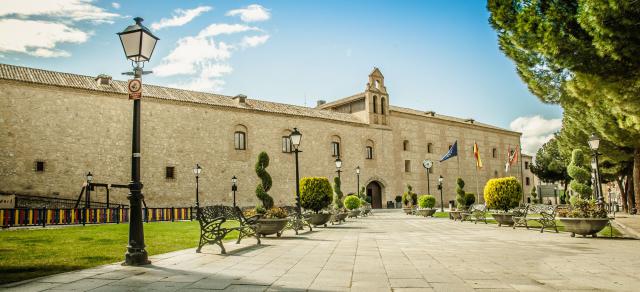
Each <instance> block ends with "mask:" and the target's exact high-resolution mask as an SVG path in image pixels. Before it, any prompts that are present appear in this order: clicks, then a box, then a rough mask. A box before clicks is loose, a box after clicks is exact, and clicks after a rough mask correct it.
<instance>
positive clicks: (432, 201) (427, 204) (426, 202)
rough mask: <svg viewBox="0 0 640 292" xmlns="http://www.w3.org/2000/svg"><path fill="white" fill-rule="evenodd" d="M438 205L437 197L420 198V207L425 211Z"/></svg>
mask: <svg viewBox="0 0 640 292" xmlns="http://www.w3.org/2000/svg"><path fill="white" fill-rule="evenodd" d="M435 205H436V197H434V196H432V195H422V196H420V198H418V206H419V207H420V208H423V209H425V208H426V209H433V207H434V206H435Z"/></svg>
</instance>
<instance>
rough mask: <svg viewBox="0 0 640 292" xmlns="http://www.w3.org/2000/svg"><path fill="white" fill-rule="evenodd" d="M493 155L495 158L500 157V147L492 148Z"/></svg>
mask: <svg viewBox="0 0 640 292" xmlns="http://www.w3.org/2000/svg"><path fill="white" fill-rule="evenodd" d="M491 156H493V158H497V157H498V149H496V148H493V149H492V150H491Z"/></svg>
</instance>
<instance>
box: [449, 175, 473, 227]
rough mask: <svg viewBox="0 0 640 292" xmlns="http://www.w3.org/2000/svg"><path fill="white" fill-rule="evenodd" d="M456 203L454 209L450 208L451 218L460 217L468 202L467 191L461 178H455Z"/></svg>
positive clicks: (456, 218)
mask: <svg viewBox="0 0 640 292" xmlns="http://www.w3.org/2000/svg"><path fill="white" fill-rule="evenodd" d="M474 202H475V200H474ZM456 203H457V208H456V210H451V211H450V213H449V214H450V215H451V219H453V220H458V219H462V211H464V210H466V208H467V207H466V206H467V204H468V198H467V193H465V191H464V180H462V178H458V179H457V180H456ZM471 204H473V203H471Z"/></svg>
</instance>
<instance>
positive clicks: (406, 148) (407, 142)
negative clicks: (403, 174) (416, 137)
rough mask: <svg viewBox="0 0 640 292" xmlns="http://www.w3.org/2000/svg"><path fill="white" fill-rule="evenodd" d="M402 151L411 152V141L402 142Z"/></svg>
mask: <svg viewBox="0 0 640 292" xmlns="http://www.w3.org/2000/svg"><path fill="white" fill-rule="evenodd" d="M402 150H404V151H409V140H404V141H403V142H402Z"/></svg>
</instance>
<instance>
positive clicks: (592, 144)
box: [588, 134, 604, 204]
mask: <svg viewBox="0 0 640 292" xmlns="http://www.w3.org/2000/svg"><path fill="white" fill-rule="evenodd" d="M588 142H589V148H591V151H592V152H593V162H592V163H591V166H592V168H593V169H594V170H595V172H596V173H595V175H596V177H595V189H596V202H597V203H598V204H604V200H603V198H602V186H601V185H600V167H599V165H598V156H599V155H600V153H598V148H600V138H598V136H596V134H591V137H589V141H588Z"/></svg>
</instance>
